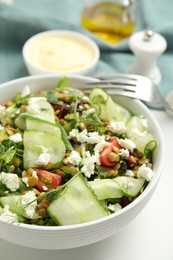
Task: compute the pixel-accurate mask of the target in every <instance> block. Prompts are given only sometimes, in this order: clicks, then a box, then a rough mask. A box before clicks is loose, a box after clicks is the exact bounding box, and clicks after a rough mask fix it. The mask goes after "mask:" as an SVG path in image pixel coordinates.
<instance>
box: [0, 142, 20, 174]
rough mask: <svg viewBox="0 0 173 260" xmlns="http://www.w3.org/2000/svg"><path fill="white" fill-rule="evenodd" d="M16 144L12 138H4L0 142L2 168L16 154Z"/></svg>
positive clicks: (0, 168)
mask: <svg viewBox="0 0 173 260" xmlns="http://www.w3.org/2000/svg"><path fill="white" fill-rule="evenodd" d="M16 149H17V148H16V144H15V143H14V142H13V141H11V140H3V141H2V142H1V143H0V170H1V171H2V169H3V167H4V166H6V165H7V164H9V163H10V162H11V161H12V160H13V158H14V156H15V154H16Z"/></svg>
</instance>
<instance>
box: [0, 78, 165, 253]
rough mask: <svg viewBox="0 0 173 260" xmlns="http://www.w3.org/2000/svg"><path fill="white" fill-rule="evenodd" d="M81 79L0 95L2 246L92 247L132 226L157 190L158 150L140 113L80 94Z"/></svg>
mask: <svg viewBox="0 0 173 260" xmlns="http://www.w3.org/2000/svg"><path fill="white" fill-rule="evenodd" d="M81 80H82V81H84V82H85V81H87V80H91V79H89V78H85V77H78V76H74V77H70V78H66V77H65V78H58V77H56V76H55V75H54V76H53V75H52V76H46V75H45V76H35V77H27V78H23V79H19V80H16V81H12V82H11V83H7V84H4V85H2V87H1V93H2V96H3V99H2V101H1V100H0V102H1V105H0V228H1V230H2V236H1V237H2V238H4V239H7V240H9V241H11V242H14V243H17V244H22V245H25V246H29V247H35V248H47V249H62V248H72V247H77V246H82V245H86V244H90V243H93V242H96V241H99V240H101V239H103V238H105V237H108V236H110V235H111V234H113V233H115V232H117V231H118V230H119V229H120V228H121V227H122V226H124V225H125V224H126V223H128V222H129V221H130V220H131V219H133V218H134V217H135V216H136V215H137V214H138V213H139V212H140V211H141V209H142V208H143V207H144V206H145V205H146V203H147V202H148V200H149V199H150V197H151V195H152V194H153V192H154V190H155V188H156V184H157V182H158V180H159V177H160V170H161V168H162V162H163V160H162V156H161V153H162V152H163V150H162V149H161V148H162V145H163V144H162V138H161V137H160V136H161V134H160V132H159V128H158V125H157V123H156V122H155V120H154V118H153V117H152V115H151V114H150V112H149V110H148V109H147V108H146V107H145V105H144V104H142V103H141V102H140V101H136V100H131V99H129V98H125V97H122V98H121V97H118V99H116V97H113V96H110V95H109V93H107V92H106V91H105V90H104V89H103V88H101V87H94V88H93V89H92V90H91V91H90V93H85V90H84V89H80V81H81ZM4 97H5V98H4ZM7 226H8V228H7ZM103 227H104V228H103ZM26 229H27V232H25V231H26ZM14 230H15V232H14ZM20 233H22V235H19V234H20ZM96 234H100V235H96ZM47 236H49V238H50V241H49V242H48V241H47V239H46V237H47ZM30 237H32V241H31V239H30ZM71 238H74V239H71ZM57 241H58V244H57Z"/></svg>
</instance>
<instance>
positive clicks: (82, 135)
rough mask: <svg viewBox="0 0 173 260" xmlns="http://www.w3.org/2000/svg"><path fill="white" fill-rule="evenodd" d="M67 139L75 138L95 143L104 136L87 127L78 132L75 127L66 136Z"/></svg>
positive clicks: (82, 141)
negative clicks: (90, 130) (89, 130)
mask: <svg viewBox="0 0 173 260" xmlns="http://www.w3.org/2000/svg"><path fill="white" fill-rule="evenodd" d="M68 138H69V139H71V138H76V139H77V140H78V142H80V143H89V144H96V143H100V142H103V141H104V140H105V137H104V136H101V135H99V133H98V132H96V131H95V132H89V133H88V131H87V129H84V130H83V131H81V132H79V131H78V130H77V129H73V130H72V131H71V132H70V133H69V136H68Z"/></svg>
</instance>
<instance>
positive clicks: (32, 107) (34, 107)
mask: <svg viewBox="0 0 173 260" xmlns="http://www.w3.org/2000/svg"><path fill="white" fill-rule="evenodd" d="M26 111H27V112H28V113H30V114H32V115H38V114H39V113H40V107H39V105H38V104H37V103H36V102H33V103H30V104H28V105H27V106H26Z"/></svg>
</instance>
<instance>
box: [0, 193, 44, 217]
mask: <svg viewBox="0 0 173 260" xmlns="http://www.w3.org/2000/svg"><path fill="white" fill-rule="evenodd" d="M21 199H22V196H21V195H9V196H5V197H0V204H1V206H3V207H4V206H5V205H8V206H9V209H10V211H11V212H13V213H16V214H17V215H18V216H23V217H25V218H28V215H27V214H26V210H25V207H26V206H24V205H22V203H21ZM38 218H40V216H39V215H38V214H37V213H34V215H33V216H32V219H38Z"/></svg>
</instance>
